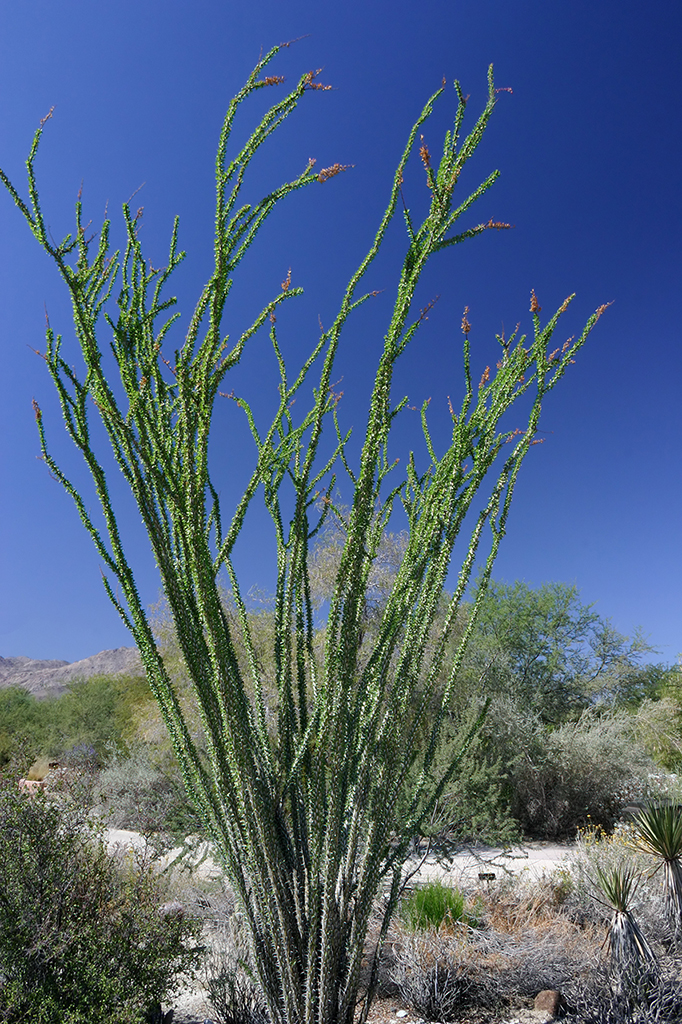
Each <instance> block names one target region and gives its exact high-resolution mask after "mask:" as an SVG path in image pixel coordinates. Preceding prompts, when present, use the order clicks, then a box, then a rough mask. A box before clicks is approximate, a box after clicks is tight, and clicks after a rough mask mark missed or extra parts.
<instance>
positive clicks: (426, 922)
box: [400, 882, 470, 931]
mask: <svg viewBox="0 0 682 1024" xmlns="http://www.w3.org/2000/svg"><path fill="white" fill-rule="evenodd" d="M465 903H466V901H465V898H464V894H463V893H461V892H460V891H459V890H458V889H451V888H449V887H448V886H447V885H443V883H442V882H427V883H426V884H425V885H422V886H420V887H419V888H418V889H415V890H414V892H412V893H411V894H410V895H409V896H407V897H406V898H405V899H404V900H403V901H402V904H401V907H400V916H401V917H402V919H403V920H404V921H405V923H406V925H407V926H408V928H410V929H412V930H413V931H418V930H420V931H421V930H425V929H428V928H436V929H437V928H440V927H441V925H443V924H446V925H453V924H456V923H457V921H466V922H467V923H469V922H470V919H469V917H468V915H467V914H466V913H465V910H464V908H465Z"/></svg>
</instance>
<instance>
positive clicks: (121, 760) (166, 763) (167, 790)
mask: <svg viewBox="0 0 682 1024" xmlns="http://www.w3.org/2000/svg"><path fill="white" fill-rule="evenodd" d="M93 802H94V805H95V807H96V809H97V812H98V814H100V815H101V816H102V817H103V818H105V819H106V821H107V822H108V824H109V825H110V826H111V827H113V828H130V829H134V830H135V831H137V832H141V833H142V834H143V835H146V836H151V835H160V834H167V835H170V836H175V837H178V836H186V835H188V834H190V833H196V832H200V831H201V824H200V822H199V820H198V818H197V817H196V814H195V812H194V810H193V809H192V807H191V805H190V803H189V800H188V798H187V795H186V792H185V788H184V785H183V782H182V778H181V776H180V771H179V769H178V767H177V762H176V761H175V759H174V758H173V757H172V755H171V754H170V752H169V751H167V750H164V749H161V750H154V749H153V748H151V747H149V746H146V745H144V746H143V745H138V746H136V747H135V748H134V749H133V750H132V751H131V752H130V753H128V754H124V753H121V752H120V751H118V750H115V749H114V750H112V751H110V756H109V759H108V762H107V764H106V765H105V767H104V768H103V769H102V771H101V772H100V773H99V776H98V778H97V781H96V784H95V786H94V789H93Z"/></svg>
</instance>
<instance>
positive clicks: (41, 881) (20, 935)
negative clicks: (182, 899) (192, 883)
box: [0, 783, 200, 1024]
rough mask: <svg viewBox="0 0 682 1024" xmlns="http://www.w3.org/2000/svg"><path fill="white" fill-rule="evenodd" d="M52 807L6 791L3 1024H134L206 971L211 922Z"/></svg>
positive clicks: (0, 961) (0, 856) (0, 929)
mask: <svg viewBox="0 0 682 1024" xmlns="http://www.w3.org/2000/svg"><path fill="white" fill-rule="evenodd" d="M163 895H164V894H163V893H162V891H161V889H160V888H159V883H158V880H157V879H156V878H155V876H154V875H153V874H152V873H151V871H150V869H149V867H148V866H145V865H143V864H139V863H135V862H132V861H128V862H126V863H123V864H121V863H118V862H117V861H115V860H114V859H112V858H111V857H110V856H109V855H108V854H107V852H106V850H105V848H104V846H103V844H102V842H101V840H99V839H98V836H97V834H96V833H95V832H94V831H93V829H92V828H91V827H87V826H86V825H84V824H83V822H82V821H79V820H78V818H77V817H76V815H75V814H74V813H73V812H72V811H71V810H69V809H68V808H65V807H64V806H61V805H60V804H59V803H57V802H55V801H50V800H49V799H48V798H46V797H44V796H41V797H35V798H31V797H27V796H24V795H20V794H18V793H17V792H16V791H15V790H14V787H13V786H12V787H10V786H9V785H8V784H6V783H2V784H0V1020H2V1021H3V1022H5V1024H14V1022H17V1024H18V1022H19V1021H21V1022H25V1021H30V1022H31V1024H100V1022H101V1024H104V1022H105V1021H106V1022H107V1024H132V1022H133V1021H135V1022H139V1020H140V1017H141V1015H142V1014H143V1013H144V1012H145V1011H147V1010H149V1009H150V1008H151V1007H153V1006H154V1005H155V1004H161V1003H163V1002H164V1001H165V1000H166V999H167V997H168V995H169V994H170V993H172V992H173V991H174V990H175V989H176V988H177V987H178V984H179V977H180V975H181V974H182V973H183V972H187V971H189V972H191V971H192V970H193V969H194V968H195V967H196V966H197V964H198V960H199V955H200V950H199V948H198V947H197V946H196V943H195V939H196V937H197V935H198V931H199V925H198V924H197V923H196V922H194V921H192V920H191V919H190V918H189V917H188V916H186V915H185V914H184V912H183V909H182V907H181V906H180V905H179V904H177V903H176V904H173V903H169V904H166V905H165V906H164V905H163Z"/></svg>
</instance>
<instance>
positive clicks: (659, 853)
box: [634, 805, 682, 945]
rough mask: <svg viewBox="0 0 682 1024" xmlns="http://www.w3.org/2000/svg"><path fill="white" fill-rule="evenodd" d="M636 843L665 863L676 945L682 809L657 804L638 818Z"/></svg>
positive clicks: (681, 906)
mask: <svg viewBox="0 0 682 1024" xmlns="http://www.w3.org/2000/svg"><path fill="white" fill-rule="evenodd" d="M634 828H635V835H634V842H635V845H636V846H637V847H638V848H639V849H640V850H643V851H644V852H645V853H649V854H651V855H652V856H653V857H656V858H658V859H659V860H661V861H662V864H663V890H664V899H665V914H666V918H667V920H668V924H669V926H670V931H671V934H672V937H673V941H674V942H675V944H676V945H679V944H680V943H681V942H682V809H681V808H680V807H678V806H672V805H669V806H663V805H654V806H652V807H648V808H646V809H645V810H642V811H640V812H639V813H638V814H637V816H636V818H635V820H634Z"/></svg>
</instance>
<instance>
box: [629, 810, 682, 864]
mask: <svg viewBox="0 0 682 1024" xmlns="http://www.w3.org/2000/svg"><path fill="white" fill-rule="evenodd" d="M635 837H636V838H635V842H636V844H637V846H638V847H639V848H640V849H641V850H644V851H645V852H646V853H651V854H653V856H654V857H661V858H662V859H663V860H667V861H673V860H679V859H680V858H682V813H681V812H680V808H679V807H675V806H672V805H671V806H668V807H664V806H662V805H656V806H653V807H647V808H646V810H643V811H640V812H639V814H638V815H637V817H636V818H635Z"/></svg>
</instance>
